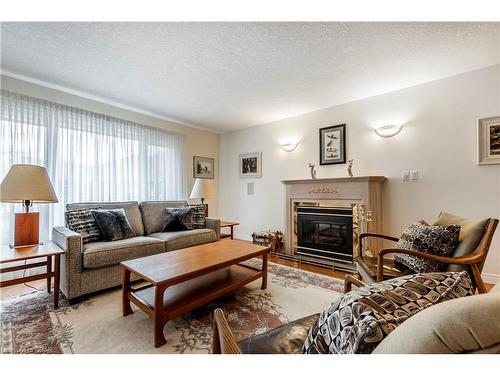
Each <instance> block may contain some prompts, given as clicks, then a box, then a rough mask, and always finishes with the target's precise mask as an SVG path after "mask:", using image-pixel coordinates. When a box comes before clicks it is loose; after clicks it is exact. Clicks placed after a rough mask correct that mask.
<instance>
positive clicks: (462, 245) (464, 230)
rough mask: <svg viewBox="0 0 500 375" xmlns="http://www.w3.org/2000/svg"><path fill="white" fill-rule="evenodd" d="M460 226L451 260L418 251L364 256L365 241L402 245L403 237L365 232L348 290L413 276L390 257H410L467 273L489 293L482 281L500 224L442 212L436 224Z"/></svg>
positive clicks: (347, 281) (390, 250) (391, 250)
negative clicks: (370, 239) (352, 287)
mask: <svg viewBox="0 0 500 375" xmlns="http://www.w3.org/2000/svg"><path fill="white" fill-rule="evenodd" d="M453 224H458V225H460V237H459V242H458V245H457V247H456V248H455V251H454V253H453V255H452V256H451V257H441V256H437V255H431V254H425V253H421V252H417V251H414V250H407V249H398V248H385V249H381V250H379V251H378V253H377V254H378V255H377V256H368V255H366V254H364V253H363V239H364V238H367V237H378V238H382V239H384V240H388V241H393V242H398V241H399V238H397V237H392V236H388V235H385V234H379V233H362V234H361V235H360V239H359V249H358V256H357V257H356V258H355V259H354V262H355V264H356V270H357V274H356V275H347V276H346V277H345V291H346V292H348V291H350V290H351V284H354V285H357V286H363V285H366V284H372V283H374V282H376V281H383V280H387V279H392V278H395V277H399V276H403V275H407V274H410V273H412V271H411V270H410V269H408V268H405V267H403V266H400V265H398V264H397V263H395V262H394V261H393V259H392V258H390V257H388V256H387V255H388V254H409V255H415V256H417V257H420V258H424V259H429V260H435V261H437V262H440V263H442V264H445V265H446V268H445V270H446V271H467V272H468V273H469V275H470V277H471V279H472V281H473V283H474V286H475V287H476V288H477V290H478V291H479V293H486V287H485V286H484V282H483V280H482V278H481V271H482V269H483V265H484V261H485V260H486V256H487V255H488V250H489V248H490V245H491V241H492V239H493V235H494V233H495V229H496V227H497V225H498V220H497V219H492V218H489V219H483V220H470V219H465V218H462V217H459V216H455V215H452V214H449V213H446V212H441V213H440V214H439V216H438V218H437V219H436V221H435V222H434V223H433V224H432V225H453Z"/></svg>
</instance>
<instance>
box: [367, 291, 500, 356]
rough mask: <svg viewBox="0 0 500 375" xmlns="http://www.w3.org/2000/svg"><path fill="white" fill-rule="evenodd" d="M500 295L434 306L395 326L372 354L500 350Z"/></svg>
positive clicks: (494, 351) (468, 298)
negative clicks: (499, 317)
mask: <svg viewBox="0 0 500 375" xmlns="http://www.w3.org/2000/svg"><path fill="white" fill-rule="evenodd" d="M498 316H500V294H499V293H498V292H497V293H495V292H494V291H490V292H489V293H487V294H481V295H476V296H471V297H465V298H460V299H458V300H452V301H446V302H443V303H440V304H439V305H436V306H432V307H430V308H428V309H426V310H425V311H422V312H420V313H418V314H416V315H415V316H413V317H411V318H410V319H408V320H407V321H406V322H404V323H403V324H401V325H400V326H399V327H398V328H396V329H395V330H394V331H393V332H392V333H391V334H390V335H389V336H387V337H386V338H385V339H384V341H382V342H381V343H380V344H379V346H377V348H376V349H375V350H374V352H373V353H377V354H453V353H500V319H498Z"/></svg>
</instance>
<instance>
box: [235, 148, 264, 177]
mask: <svg viewBox="0 0 500 375" xmlns="http://www.w3.org/2000/svg"><path fill="white" fill-rule="evenodd" d="M240 177H262V153H261V152H252V153H249V154H240Z"/></svg>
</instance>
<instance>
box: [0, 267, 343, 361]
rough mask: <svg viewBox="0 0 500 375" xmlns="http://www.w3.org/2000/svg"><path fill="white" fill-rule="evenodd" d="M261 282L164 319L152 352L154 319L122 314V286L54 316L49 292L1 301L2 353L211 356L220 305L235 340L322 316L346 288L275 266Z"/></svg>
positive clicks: (66, 307)
mask: <svg viewBox="0 0 500 375" xmlns="http://www.w3.org/2000/svg"><path fill="white" fill-rule="evenodd" d="M251 262H253V263H254V264H253V265H257V264H256V262H258V261H256V260H255V261H251ZM260 285H261V280H260V279H259V280H257V281H255V282H253V283H251V284H248V285H247V286H245V287H243V288H242V289H240V290H238V291H236V292H234V293H232V294H230V295H227V296H225V297H222V298H219V299H217V300H215V301H213V302H212V303H209V304H207V305H205V306H203V307H201V308H198V309H196V310H194V311H192V312H191V313H188V314H185V315H183V316H180V317H178V318H176V319H174V320H171V321H169V322H168V323H167V324H166V325H165V328H164V334H165V337H166V338H167V341H168V342H167V344H165V345H163V346H162V347H160V348H157V349H156V348H154V346H153V321H152V319H151V318H149V317H148V316H147V315H146V314H145V313H144V312H142V311H141V310H139V309H138V308H136V307H135V306H133V305H132V308H133V310H134V313H133V314H131V315H129V316H126V317H123V316H122V312H121V292H120V290H119V289H115V290H112V291H109V292H104V293H101V294H97V295H95V296H92V297H90V298H89V299H87V300H84V301H83V302H81V303H79V304H76V305H71V306H70V305H68V304H67V303H66V301H64V300H62V301H61V303H60V306H61V307H60V308H59V309H58V310H57V311H55V312H54V311H52V310H51V305H52V304H51V303H50V301H49V300H50V298H51V297H49V296H48V295H47V293H45V292H43V291H41V292H33V293H30V294H27V295H24V296H19V297H14V298H9V299H5V300H2V301H1V302H0V312H1V322H2V327H1V336H2V338H1V340H2V341H1V342H0V347H1V351H2V353H103V354H108V353H110V354H111V353H158V354H159V353H196V354H201V353H209V351H210V345H211V341H212V313H213V310H214V309H215V308H217V307H220V308H222V309H223V310H224V312H225V314H226V316H227V318H228V321H229V324H230V326H231V328H232V329H233V331H234V332H235V335H236V339H237V340H238V341H239V340H243V339H245V338H247V337H250V336H252V335H255V334H259V333H262V332H265V331H268V330H269V329H271V328H274V327H278V326H280V325H282V324H284V323H287V322H289V321H292V320H294V319H298V318H300V317H303V316H306V315H309V314H313V313H317V312H320V311H322V310H323V309H324V308H325V307H326V306H328V305H329V303H330V302H331V301H332V300H333V299H334V298H335V297H337V296H338V295H339V294H340V293H341V292H342V290H343V281H341V280H339V279H335V278H330V277H327V276H322V275H318V274H315V273H311V272H307V271H302V270H298V269H295V268H290V267H287V266H283V265H278V264H274V263H269V275H268V287H267V289H266V290H261V289H260Z"/></svg>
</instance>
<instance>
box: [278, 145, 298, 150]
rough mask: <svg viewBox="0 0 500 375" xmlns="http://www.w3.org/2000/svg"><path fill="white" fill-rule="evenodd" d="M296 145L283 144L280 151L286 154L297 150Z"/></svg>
mask: <svg viewBox="0 0 500 375" xmlns="http://www.w3.org/2000/svg"><path fill="white" fill-rule="evenodd" d="M297 145H298V143H284V144H282V145H281V149H282V150H283V151H286V152H292V151H293V150H295V149H296V148H297Z"/></svg>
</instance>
